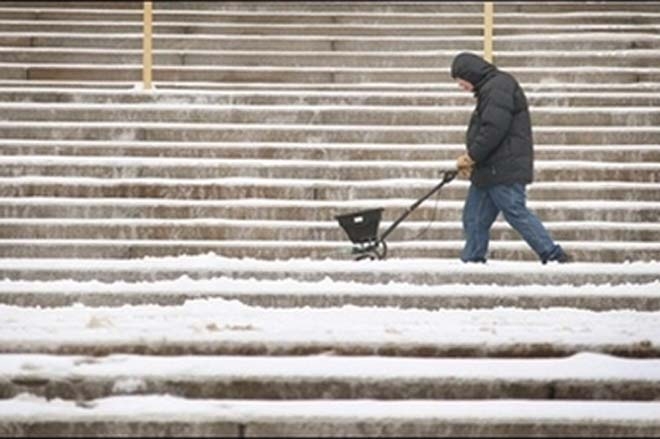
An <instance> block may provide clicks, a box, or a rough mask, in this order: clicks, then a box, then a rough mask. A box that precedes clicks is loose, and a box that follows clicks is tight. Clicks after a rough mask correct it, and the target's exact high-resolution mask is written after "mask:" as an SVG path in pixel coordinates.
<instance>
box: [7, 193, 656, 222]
mask: <svg viewBox="0 0 660 439" xmlns="http://www.w3.org/2000/svg"><path fill="white" fill-rule="evenodd" d="M425 192H426V191H423V193H425ZM412 202H413V200H412V199H389V200H383V199H372V200H352V201H310V200H272V199H243V200H241V199H238V200H189V199H182V200H181V199H179V200H169V199H158V198H156V199H125V198H93V199H85V198H61V197H56V198H37V197H28V198H1V199H0V212H1V213H2V214H1V215H0V216H2V217H5V218H88V219H91V218H144V219H147V218H152V219H155V218H167V219H195V218H224V219H251V220H295V221H329V220H331V219H332V218H334V217H335V216H336V215H341V214H345V213H352V212H357V211H360V210H366V209H375V208H381V207H382V208H384V209H385V211H384V213H383V221H393V220H394V219H395V218H397V217H398V216H399V215H400V214H401V213H403V212H404V211H405V210H406V209H407V208H408V207H410V205H411V204H412ZM527 205H528V207H529V208H530V209H532V210H533V211H534V212H535V213H536V214H537V215H538V216H539V218H541V219H542V220H544V221H614V222H635V223H638V222H646V223H648V222H657V221H659V216H658V215H660V207H659V206H658V203H657V202H643V201H631V202H626V201H609V202H608V201H602V200H597V201H576V200H567V201H534V200H532V201H528V202H527ZM462 210H463V201H462V200H455V201H452V200H449V201H447V200H441V199H439V200H437V201H433V200H430V201H427V202H426V203H423V204H422V205H421V206H419V207H418V208H417V209H415V211H414V212H412V213H411V214H410V216H409V217H408V219H407V220H410V221H429V220H431V219H434V221H460V220H461V213H462Z"/></svg>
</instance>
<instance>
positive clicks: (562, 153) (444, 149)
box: [0, 138, 660, 189]
mask: <svg viewBox="0 0 660 439" xmlns="http://www.w3.org/2000/svg"><path fill="white" fill-rule="evenodd" d="M0 147H2V151H3V154H4V155H6V156H9V155H18V156H27V155H34V156H83V157H85V156H87V157H89V156H110V157H113V156H114V157H154V156H156V157H162V158H169V157H180V158H209V159H221V158H222V159H291V158H292V157H295V158H296V159H298V160H324V161H336V160H344V161H357V160H386V161H391V160H405V161H424V160H434V161H441V160H447V161H451V160H455V159H456V157H458V156H459V155H460V154H462V153H463V152H464V151H465V145H463V144H456V143H445V144H441V145H439V144H428V143H427V144H424V143H421V144H419V143H412V144H396V143H366V142H359V143H341V142H337V143H322V142H319V143H305V142H301V143H296V142H192V143H191V142H176V141H143V140H133V141H131V140H114V139H109V140H59V139H11V138H5V139H0ZM534 157H536V158H537V159H538V160H541V161H546V160H547V161H552V160H562V161H574V160H577V161H590V162H618V163H626V162H646V163H654V162H660V145H653V144H640V145H633V144H622V145H616V144H608V145H589V144H582V145H571V144H538V143H537V144H536V145H535V146H534ZM33 178H36V177H33ZM44 178H45V177H44ZM14 181H19V180H14ZM142 181H144V180H142ZM196 181H198V182H199V181H200V180H199V179H196ZM270 181H273V180H270ZM235 182H236V181H235ZM53 183H55V182H54V181H53ZM117 183H119V182H117ZM135 183H136V184H138V183H139V182H138V181H135ZM317 183H318V184H324V183H326V182H323V181H317ZM335 183H336V182H335ZM274 184H275V183H274ZM300 184H304V183H303V182H302V181H301V182H300ZM352 184H356V185H359V184H364V183H358V182H352ZM576 189H577V188H576Z"/></svg>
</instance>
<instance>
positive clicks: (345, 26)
mask: <svg viewBox="0 0 660 439" xmlns="http://www.w3.org/2000/svg"><path fill="white" fill-rule="evenodd" d="M631 20H632V18H631V17H629V18H628V20H627V21H626V20H624V23H602V22H595V23H594V22H593V21H590V20H589V19H584V18H583V19H582V20H581V22H577V23H575V22H573V23H570V22H569V23H565V22H561V23H559V24H556V23H548V22H546V21H541V22H535V21H537V20H531V22H530V21H529V20H525V19H521V20H517V21H511V22H509V23H506V22H504V23H502V22H496V25H495V29H496V32H497V34H498V35H500V36H507V35H527V34H534V33H535V32H534V30H535V29H538V32H539V33H541V34H543V35H549V34H550V35H551V34H558V33H559V34H561V33H570V32H571V31H573V32H574V33H575V32H577V33H589V32H611V33H628V32H639V33H649V34H657V33H658V31H660V17H658V16H656V17H653V18H652V19H650V20H645V22H638V23H634V24H631V23H630V21H631ZM438 21H440V20H438ZM461 21H462V22H456V21H454V20H453V17H451V16H449V17H445V18H444V20H442V21H440V22H434V23H401V22H400V21H398V20H394V22H393V23H359V22H358V23H356V22H334V23H309V22H298V23H270V22H268V23H231V22H216V23H213V22H194V21H192V22H186V21H184V20H183V19H176V20H171V19H168V18H166V19H165V20H163V19H159V17H158V16H156V17H155V18H154V24H153V29H154V32H155V33H157V34H158V35H160V34H185V35H213V34H219V35H314V36H321V35H323V36H339V35H344V36H346V35H349V36H388V37H392V36H397V37H399V36H403V37H405V36H435V37H437V36H479V35H482V31H483V19H480V18H478V17H474V18H473V19H471V20H461ZM141 24H142V23H141V22H140V21H139V20H135V21H133V23H125V22H124V23H122V22H110V21H90V22H79V21H71V20H66V21H60V22H55V21H41V20H39V21H29V20H2V19H0V32H2V33H6V32H16V33H20V32H33V31H35V30H38V32H40V33H41V34H44V33H58V32H62V33H66V32H67V30H68V31H69V32H72V33H79V34H81V33H88V34H92V33H96V32H99V33H104V34H128V33H139V32H141V30H142V29H141ZM95 31H96V32H95Z"/></svg>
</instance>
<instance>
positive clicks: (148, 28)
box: [142, 1, 153, 90]
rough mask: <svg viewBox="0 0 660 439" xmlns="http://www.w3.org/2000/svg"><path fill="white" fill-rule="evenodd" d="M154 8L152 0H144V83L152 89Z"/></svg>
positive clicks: (144, 85)
mask: <svg viewBox="0 0 660 439" xmlns="http://www.w3.org/2000/svg"><path fill="white" fill-rule="evenodd" d="M152 12H153V8H152V4H151V2H150V1H145V2H144V12H143V30H144V35H143V38H142V84H143V88H144V90H151V87H152V86H151V78H152V72H151V70H152V69H151V67H152V59H153V55H152V15H153V13H152Z"/></svg>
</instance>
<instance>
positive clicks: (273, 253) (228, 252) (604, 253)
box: [0, 240, 660, 281]
mask: <svg viewBox="0 0 660 439" xmlns="http://www.w3.org/2000/svg"><path fill="white" fill-rule="evenodd" d="M520 243H521V245H524V242H523V241H520ZM278 244H280V245H278V246H277V247H274V246H273V247H263V246H256V247H250V246H247V245H241V246H235V247H232V246H218V245H214V244H210V245H204V246H199V245H177V246H174V245H151V244H145V245H138V244H129V245H119V244H91V245H77V244H55V245H49V244H44V245H39V244H27V245H22V246H21V245H17V244H16V243H13V244H0V257H2V258H89V259H101V258H113V259H129V258H131V259H132V258H145V257H169V256H182V255H204V254H208V253H215V254H217V255H220V256H224V257H228V258H256V259H265V260H276V259H279V260H281V259H291V258H296V259H304V258H310V259H327V258H330V257H332V258H337V257H345V258H346V259H349V258H350V251H351V244H350V242H349V241H348V240H347V244H346V246H345V247H342V248H327V247H324V248H322V247H321V246H319V247H309V246H305V247H298V246H293V247H287V246H286V242H278ZM491 244H492V245H491V246H492V247H495V246H496V242H492V243H491ZM564 244H567V243H564ZM565 247H567V248H568V246H567V245H565ZM570 252H571V254H572V255H573V256H574V259H575V260H576V261H579V262H603V263H620V262H627V261H649V262H650V261H657V260H658V259H660V249H648V250H646V249H634V248H626V249H621V248H620V247H617V248H609V249H608V248H594V249H586V250H582V249H579V248H578V249H575V250H574V249H570ZM459 253H460V251H459V250H457V249H451V248H450V249H443V248H439V249H436V248H428V249H423V248H422V249H420V248H405V247H400V248H396V249H392V248H390V250H389V252H388V257H389V258H443V259H458V258H459V256H460V255H459ZM489 258H491V259H495V260H498V259H499V260H507V261H537V260H538V257H537V256H536V254H535V253H533V252H532V250H531V249H527V248H524V249H521V250H505V249H497V248H492V249H491V250H490V251H489ZM5 271H6V270H5ZM655 280H657V276H655V278H654V279H653V281H655Z"/></svg>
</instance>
